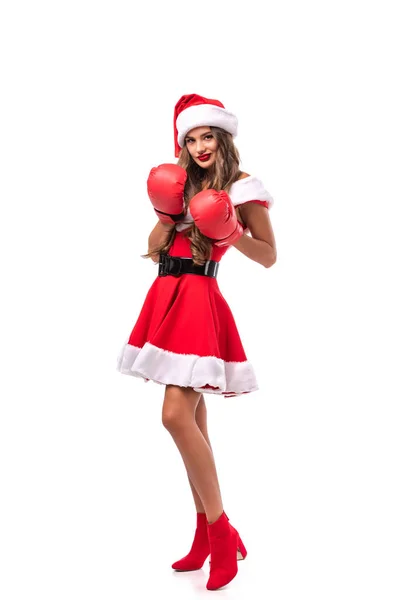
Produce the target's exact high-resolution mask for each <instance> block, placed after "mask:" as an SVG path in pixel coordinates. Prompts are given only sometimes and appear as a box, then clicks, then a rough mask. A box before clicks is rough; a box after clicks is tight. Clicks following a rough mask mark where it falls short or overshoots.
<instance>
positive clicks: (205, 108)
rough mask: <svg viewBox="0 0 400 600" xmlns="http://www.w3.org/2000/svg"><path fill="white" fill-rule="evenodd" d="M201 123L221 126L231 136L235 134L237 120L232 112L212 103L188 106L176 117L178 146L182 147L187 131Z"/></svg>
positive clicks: (199, 125)
mask: <svg viewBox="0 0 400 600" xmlns="http://www.w3.org/2000/svg"><path fill="white" fill-rule="evenodd" d="M202 125H208V126H209V127H211V126H215V127H221V129H225V131H228V133H231V134H232V136H233V137H235V136H236V135H237V127H238V120H237V117H236V116H235V115H234V114H233V113H231V112H228V111H227V110H226V109H225V108H221V107H220V106H215V105H214V104H199V105H197V106H189V108H186V109H185V110H183V111H182V112H181V113H180V114H179V115H178V118H177V119H176V129H177V131H178V144H179V146H180V147H181V148H183V146H184V143H185V136H186V134H187V132H188V131H190V130H191V129H194V128H195V127H201V126H202Z"/></svg>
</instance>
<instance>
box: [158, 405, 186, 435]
mask: <svg viewBox="0 0 400 600" xmlns="http://www.w3.org/2000/svg"><path fill="white" fill-rule="evenodd" d="M185 420H186V416H184V415H183V414H182V411H180V410H179V408H178V407H177V406H167V407H164V408H163V411H162V424H163V425H164V427H165V428H166V429H168V431H170V432H173V431H179V430H180V429H183V427H184V426H185Z"/></svg>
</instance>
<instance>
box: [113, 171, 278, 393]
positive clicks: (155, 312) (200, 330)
mask: <svg viewBox="0 0 400 600" xmlns="http://www.w3.org/2000/svg"><path fill="white" fill-rule="evenodd" d="M229 196H230V198H231V200H232V203H233V205H234V206H239V205H240V204H243V203H244V202H257V203H259V204H262V205H263V206H266V207H267V208H270V207H271V206H272V204H273V198H272V197H271V195H270V194H269V193H268V192H267V190H266V189H265V188H264V186H263V184H262V182H261V181H260V180H259V179H258V178H257V177H255V176H249V177H246V178H244V179H239V180H238V181H236V182H235V183H233V184H232V186H231V188H230V191H229ZM191 222H193V219H192V216H191V214H190V211H188V212H187V215H186V217H185V219H184V221H183V222H182V223H179V224H177V225H176V229H177V231H176V236H175V239H174V242H173V244H172V246H171V248H170V249H169V254H170V255H171V256H181V257H187V258H192V253H191V250H190V240H189V239H188V238H186V237H185V233H184V232H185V229H187V227H189V226H190V223H191ZM229 247H230V246H225V247H218V246H215V245H213V247H212V254H211V260H214V261H217V262H220V260H221V259H222V257H223V255H224V254H225V252H226V251H227V250H228V248H229ZM117 370H118V371H120V372H121V373H122V374H125V375H133V376H134V377H139V378H142V379H143V380H144V381H145V382H146V383H147V382H148V381H153V382H155V383H158V384H162V385H167V384H174V385H179V386H182V387H191V388H193V389H194V390H195V391H197V392H203V393H208V394H219V395H223V396H225V397H226V398H229V397H233V396H238V395H241V394H248V393H249V392H254V391H256V390H258V389H259V388H258V384H257V380H256V375H255V373H254V369H253V366H252V364H251V363H250V362H249V361H248V360H247V356H246V353H245V351H244V348H243V345H242V342H241V339H240V335H239V332H238V329H237V326H236V323H235V319H234V316H233V314H232V312H231V309H230V307H229V305H228V303H227V301H226V300H225V298H224V297H223V295H222V293H221V291H220V289H219V286H218V281H217V278H214V277H207V276H204V275H197V274H192V273H187V274H183V275H179V276H174V275H167V276H165V277H159V276H157V277H156V279H155V281H154V282H153V284H152V285H151V287H150V289H149V291H148V292H147V295H146V298H145V300H144V303H143V306H142V309H141V311H140V313H139V316H138V318H137V321H136V323H135V325H134V327H133V329H132V331H131V333H130V335H129V337H128V338H127V339H126V341H125V343H124V344H123V346H122V349H121V351H120V354H119V356H118V359H117Z"/></svg>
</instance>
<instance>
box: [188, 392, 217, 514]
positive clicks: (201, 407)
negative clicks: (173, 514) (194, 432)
mask: <svg viewBox="0 0 400 600" xmlns="http://www.w3.org/2000/svg"><path fill="white" fill-rule="evenodd" d="M195 419H196V423H197V426H198V428H199V429H200V431H201V433H202V434H203V437H204V439H205V440H206V442H207V444H208V445H209V446H210V449H211V452H212V448H211V442H210V438H209V437H208V430H207V408H206V403H205V400H204V395H203V394H201V396H200V400H199V403H198V404H197V408H196V413H195ZM188 479H189V485H190V489H191V490H192V495H193V500H194V504H195V506H196V511H197V512H202V513H204V512H206V511H205V508H204V506H203V503H202V501H201V498H200V496H199V495H198V493H197V491H196V488H195V487H194V485H193V483H192V482H191V481H190V477H189V474H188Z"/></svg>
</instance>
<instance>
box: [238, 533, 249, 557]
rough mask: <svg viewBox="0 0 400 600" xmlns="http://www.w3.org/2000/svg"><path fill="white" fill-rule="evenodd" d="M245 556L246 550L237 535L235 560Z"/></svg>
mask: <svg viewBox="0 0 400 600" xmlns="http://www.w3.org/2000/svg"><path fill="white" fill-rule="evenodd" d="M246 556H247V550H246V548H245V546H244V544H243V542H242V540H241V538H240V536H239V535H238V547H237V560H244V559H245V558H246Z"/></svg>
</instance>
